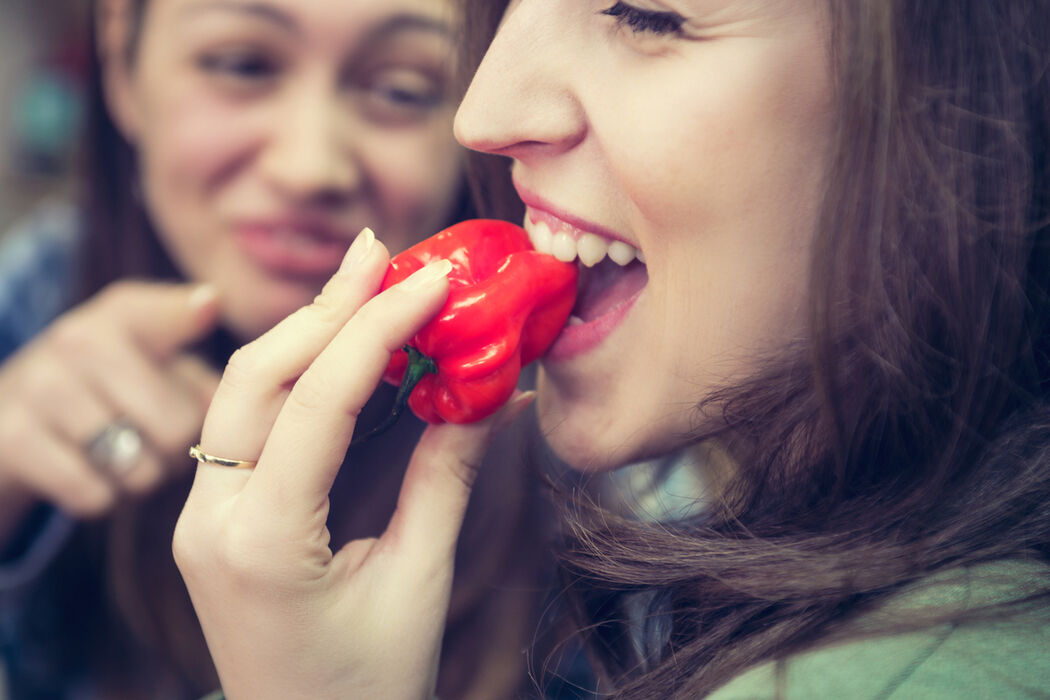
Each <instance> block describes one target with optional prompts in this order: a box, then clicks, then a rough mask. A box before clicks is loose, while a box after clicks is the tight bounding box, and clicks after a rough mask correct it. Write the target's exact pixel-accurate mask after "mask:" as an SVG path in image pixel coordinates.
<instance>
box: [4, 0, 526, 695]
mask: <svg viewBox="0 0 1050 700" xmlns="http://www.w3.org/2000/svg"><path fill="white" fill-rule="evenodd" d="M98 3H99V0H96V1H95V2H93V3H92V5H93V6H97V5H98ZM129 4H130V9H131V11H132V23H131V26H132V27H133V31H132V37H131V43H130V45H129V47H128V51H127V55H126V56H125V57H122V58H126V60H128V61H134V58H135V52H136V49H137V43H136V42H137V41H138V28H139V27H141V25H142V23H143V21H144V16H145V13H146V12H148V8H149V0H130V3H129ZM95 9H97V8H95ZM92 16H93V17H94V16H95V13H94V12H93V13H92ZM96 30H97V27H95V26H92V27H90V28H89V31H90V41H91V47H92V60H93V61H94V63H93V65H92V70H91V73H90V84H89V86H88V90H87V95H86V97H87V106H86V107H87V109H86V112H87V120H86V124H85V132H84V154H83V155H84V159H83V160H84V169H85V172H84V177H83V186H82V211H83V217H82V220H83V227H84V230H83V231H82V236H81V242H82V244H81V249H80V251H79V256H78V262H79V264H80V276H79V284H78V287H77V295H76V298H75V299H74V300H73V302H74V303H76V302H78V301H82V300H85V299H87V298H89V297H91V296H92V295H94V294H95V293H97V292H98V291H100V290H101V289H103V288H104V287H106V286H107V285H108V284H110V283H112V282H114V281H116V280H119V279H123V278H129V277H131V278H141V279H153V280H157V279H168V280H181V279H183V276H182V274H181V273H180V272H179V270H178V269H177V267H176V266H175V265H174V263H173V262H172V260H171V258H170V257H169V256H168V255H167V253H166V251H165V250H164V248H163V246H162V245H161V243H160V239H159V237H158V236H157V234H156V232H155V230H154V229H153V227H152V224H151V222H150V219H149V215H148V212H147V211H146V210H145V209H144V207H143V204H142V199H141V197H140V196H139V195H138V192H139V176H138V169H137V164H136V154H135V151H134V149H133V148H132V146H131V145H130V144H128V142H127V141H126V140H125V139H124V137H123V136H122V135H121V133H120V131H119V130H118V129H117V127H116V125H115V124H114V122H113V120H112V119H111V117H110V114H109V110H108V108H107V104H106V100H105V96H104V91H103V84H102V75H103V72H102V71H103V66H102V65H101V63H100V52H99V46H98V45H97V41H98V39H99V37H98V32H97V31H96ZM110 58H111V60H116V59H114V58H113V57H110ZM472 215H473V209H472V205H471V202H470V201H469V198H468V196H467V194H466V191H465V189H464V192H463V194H462V195H461V197H460V200H459V202H458V207H457V208H456V209H455V211H454V212H453V218H452V221H457V220H461V219H464V218H470V217H471V216H472ZM236 344H237V343H236V341H235V340H234V339H233V337H232V336H231V335H229V334H228V333H227V332H225V331H223V330H221V329H220V330H219V331H218V332H216V333H215V334H214V335H213V336H212V337H211V338H209V339H207V340H206V341H205V342H204V343H203V344H202V345H201V346H200V347H199V348H197V350H198V351H199V352H200V354H201V355H202V356H204V357H206V358H207V359H209V360H210V361H211V362H212V364H214V366H215V367H217V368H219V367H222V366H223V365H224V363H225V362H226V360H227V358H228V356H229V354H230V353H231V352H232V351H233V350H234V348H235V347H236ZM381 393H382V392H381ZM387 406H388V402H386V401H385V400H380V401H378V402H376V403H375V405H374V406H370V407H369V408H366V411H368V410H370V411H371V414H367V413H366V414H363V415H362V422H363V423H365V424H368V423H369V422H371V423H378V422H379V418H380V416H379V415H378V412H379V411H386V410H387ZM399 429H400V430H399V431H393V432H392V433H391V434H389V435H387V436H382V437H381V438H379V439H377V440H375V441H371V442H369V443H368V444H367V445H365V446H363V447H362V448H360V449H358V450H356V451H355V453H354V455H353V458H354V459H353V463H352V465H351V466H350V467H349V468H346V469H344V470H343V472H344V473H343V474H341V475H340V477H339V479H338V480H337V482H336V485H335V486H334V488H333V493H332V500H333V503H334V504H335V503H337V504H338V506H337V507H333V508H332V513H333V515H332V518H331V519H330V522H329V527H330V529H331V531H332V533H333V543H334V544H335V545H338V543H339V541H342V540H349V539H351V538H359V537H372V536H378V535H379V534H380V533H381V532H382V529H383V527H384V526H385V524H386V522H387V520H388V519H389V517H390V514H391V513H392V512H393V509H394V504H395V501H396V496H397V491H398V488H399V486H400V483H401V477H402V476H403V466H404V465H405V464H407V457H408V454H409V452H410V451H411V448H412V446H413V445H414V444H415V440H414V439H412V438H413V436H414V435H415V434H417V433H418V431H419V430H420V429H421V425H420V424H419V423H418V422H415V421H414V419H413V418H411V417H407V418H405V419H402V425H399ZM506 449H507V450H509V451H511V452H514V451H516V450H517V448H516V447H507V448H506ZM399 465H400V467H399ZM177 471H178V472H179V473H181V474H182V476H180V477H177V478H176V479H175V480H173V481H171V482H169V483H168V484H166V485H164V486H163V487H162V488H160V489H158V490H157V491H155V492H154V493H153V494H150V495H149V496H147V497H145V498H144V499H142V500H140V501H129V502H124V503H122V504H120V505H119V506H118V507H117V509H116V510H115V511H114V512H113V513H112V514H111V515H110V516H109V517H107V518H106V519H104V520H101V521H98V522H90V523H80V524H78V526H77V528H76V531H75V532H74V535H73V537H72V538H71V540H70V542H69V543H68V544H67V545H66V546H65V548H64V550H63V551H62V553H61V554H60V555H59V557H58V559H57V560H56V561H55V562H54V564H53V565H52V566H51V568H50V569H49V571H48V572H47V574H46V576H45V577H44V578H43V580H42V581H41V582H40V584H39V586H38V587H37V588H36V590H35V591H34V595H33V598H32V599H31V601H30V603H29V606H28V608H27V614H26V615H25V620H26V628H25V629H24V630H23V633H24V634H23V636H22V638H21V639H20V643H21V644H23V651H24V652H25V653H26V655H27V657H30V656H33V655H34V650H35V651H36V652H37V653H38V655H39V656H40V657H41V658H46V659H48V661H49V664H48V665H47V666H45V667H41V668H39V669H38V670H39V675H38V676H36V677H34V678H33V679H20V680H28V682H29V683H30V684H32V685H33V687H32V689H30V688H25V689H24V691H25V693H26V694H31V693H45V694H46V693H52V694H60V693H62V692H64V691H65V689H66V687H67V686H66V684H67V683H68V682H69V679H70V678H73V677H83V676H86V677H87V678H89V679H90V683H91V684H92V685H93V686H94V687H95V688H96V689H97V690H98V691H99V692H100V693H101V694H102V695H103V696H105V697H107V698H121V697H127V698H140V697H159V696H160V695H161V694H162V693H163V694H164V696H165V697H170V696H171V693H172V692H175V693H176V694H177V695H176V696H179V697H186V698H197V697H200V696H202V695H204V694H206V693H208V692H210V691H211V690H214V689H215V688H217V687H218V678H217V676H216V673H215V669H214V667H213V665H212V663H211V660H210V657H209V654H208V651H207V648H206V645H205V642H204V638H203V635H202V634H201V631H200V628H199V625H198V623H197V620H196V616H195V614H194V612H193V608H192V605H191V603H190V600H189V596H188V594H187V593H186V590H185V587H184V586H183V584H182V580H181V577H180V575H179V573H178V571H177V569H176V567H175V565H174V561H173V559H172V556H171V549H170V542H171V537H172V532H173V529H174V525H175V521H176V519H177V517H178V514H179V511H180V510H181V507H182V504H183V502H184V501H185V498H186V495H187V493H188V490H189V486H190V483H191V481H192V472H189V473H187V470H185V469H182V470H177ZM476 488H477V489H478V491H479V495H478V498H475V499H473V500H472V502H471V505H470V508H469V510H468V513H467V518H466V520H465V523H464V533H463V538H462V541H461V546H460V549H459V553H458V556H457V573H456V580H455V583H454V587H453V596H452V601H451V609H450V612H449V625H448V629H447V632H446V636H445V639H444V643H443V647H442V666H441V674H440V677H439V685H438V691H439V694H440V695H441V697H447V698H474V699H476V700H482V699H485V700H487V699H490V698H501V697H508V698H509V697H512V696H514V695H515V693H516V691H517V689H518V687H519V685H520V679H521V678H522V676H523V663H524V661H523V658H522V656H521V653H520V650H521V648H522V647H523V646H524V645H525V644H526V643H527V641H526V640H527V635H528V634H529V633H530V631H531V629H530V627H529V625H528V620H529V619H530V618H531V617H532V609H533V607H534V605H535V601H534V598H535V593H534V591H535V590H536V586H534V585H532V583H531V581H532V577H533V575H534V569H533V567H532V566H531V562H532V561H533V559H534V558H537V557H538V556H539V555H538V553H537V552H536V549H537V547H538V546H539V541H538V540H536V538H534V537H531V535H532V534H533V533H534V529H533V527H532V523H534V522H536V521H537V520H538V519H539V515H538V508H539V507H540V505H539V501H538V499H536V498H534V497H533V495H532V494H533V493H534V491H533V490H530V487H529V485H528V484H527V483H526V482H525V480H524V478H523V475H522V474H521V472H520V471H519V470H518V469H517V467H516V464H515V462H514V461H513V460H498V459H497V460H492V462H491V463H490V464H489V465H487V466H486V468H485V469H484V470H483V472H482V474H481V475H480V476H479V479H478V484H477V487H476ZM17 690H20V691H21V690H23V689H22V688H18V689H17ZM34 696H35V695H34Z"/></svg>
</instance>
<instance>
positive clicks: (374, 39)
mask: <svg viewBox="0 0 1050 700" xmlns="http://www.w3.org/2000/svg"><path fill="white" fill-rule="evenodd" d="M208 11H226V12H239V13H244V14H248V15H252V16H255V17H259V18H261V19H264V20H267V21H269V22H272V23H273V24H276V25H278V26H280V27H282V28H284V29H286V30H288V31H291V32H297V33H298V32H299V31H300V27H299V24H298V23H297V22H296V21H295V18H294V17H292V16H291V15H289V14H288V13H286V12H284V11H283V10H281V9H279V8H277V7H274V6H273V5H271V4H269V3H266V2H258V1H254V0H199V1H198V2H196V3H194V4H192V5H189V6H187V7H185V8H183V14H184V15H189V14H198V13H201V12H208ZM405 31H423V32H430V33H434V34H439V35H441V36H444V37H447V38H449V39H452V38H453V30H452V27H451V26H449V24H448V23H447V22H443V21H441V20H439V19H435V18H433V17H427V16H425V15H418V14H411V13H402V14H397V15H394V16H392V17H388V18H386V19H385V20H383V21H382V22H380V23H379V24H378V25H376V26H375V27H373V28H371V29H369V31H368V34H369V36H370V38H369V42H368V43H370V44H373V43H380V42H382V41H383V40H385V39H387V38H388V37H390V36H391V35H394V34H398V33H400V32H405Z"/></svg>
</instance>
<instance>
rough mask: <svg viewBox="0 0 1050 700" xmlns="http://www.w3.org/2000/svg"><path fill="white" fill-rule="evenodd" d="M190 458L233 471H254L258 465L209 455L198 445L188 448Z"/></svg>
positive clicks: (252, 462)
mask: <svg viewBox="0 0 1050 700" xmlns="http://www.w3.org/2000/svg"><path fill="white" fill-rule="evenodd" d="M190 457H193V458H194V459H195V460H197V461H198V462H203V463H204V464H215V465H218V466H220V467H231V468H233V469H255V465H256V464H258V462H254V461H249V460H246V459H226V458H225V457H216V456H215V455H210V454H208V453H207V452H205V451H204V450H202V449H201V446H200V444H196V445H194V446H193V447H191V448H190Z"/></svg>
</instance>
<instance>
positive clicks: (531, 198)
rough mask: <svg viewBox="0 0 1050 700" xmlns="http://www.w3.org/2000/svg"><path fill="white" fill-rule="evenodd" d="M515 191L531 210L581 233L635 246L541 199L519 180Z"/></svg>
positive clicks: (598, 225)
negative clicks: (559, 221) (555, 219)
mask: <svg viewBox="0 0 1050 700" xmlns="http://www.w3.org/2000/svg"><path fill="white" fill-rule="evenodd" d="M514 189H516V190H517V191H518V196H519V197H520V198H521V201H522V202H524V203H525V206H527V207H529V208H530V209H537V210H540V211H544V212H546V213H548V214H550V215H552V216H555V217H557V218H559V219H561V220H562V221H564V222H565V223H567V224H569V225H570V226H574V227H576V228H578V229H580V230H581V231H586V232H589V233H594V234H597V235H599V236H601V237H602V238H608V239H610V240H613V241H620V242H622V243H626V244H627V245H629V246H634V245H635V244H634V243H633V242H632V241H629V240H627V239H626V238H624V237H623V236H622V235H620V234H619V233H617V232H616V231H613V230H612V229H608V228H606V227H604V226H602V225H600V224H596V223H594V222H593V221H587V220H586V219H581V218H580V217H578V216H576V215H575V214H571V213H569V212H568V211H566V210H564V209H561V208H560V207H558V206H556V205H554V204H552V203H550V202H548V201H547V200H545V199H544V198H543V197H540V196H539V195H538V194H536V193H535V192H533V191H531V190H529V189H528V188H526V187H524V186H523V185H522V184H521V183H519V182H518V181H517V179H515V180H514Z"/></svg>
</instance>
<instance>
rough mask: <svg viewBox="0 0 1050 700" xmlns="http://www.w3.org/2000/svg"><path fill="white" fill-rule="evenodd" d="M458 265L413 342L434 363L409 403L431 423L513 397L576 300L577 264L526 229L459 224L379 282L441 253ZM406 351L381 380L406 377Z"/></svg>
mask: <svg viewBox="0 0 1050 700" xmlns="http://www.w3.org/2000/svg"><path fill="white" fill-rule="evenodd" d="M441 259H445V260H448V261H450V262H451V263H452V271H451V272H450V273H449V275H448V280H449V285H450V291H449V295H448V299H447V300H446V302H445V305H444V306H443V307H442V308H441V310H440V311H439V312H438V314H437V315H436V316H435V317H434V319H433V320H431V321H430V323H428V324H427V325H426V326H424V327H423V328H422V329H421V330H420V331H419V332H418V333H417V334H416V335H415V336H414V337H413V338H412V340H411V341H410V342H409V345H410V346H411V347H412V348H414V349H415V350H417V351H418V352H419V353H421V354H422V355H423V356H425V357H426V358H429V359H430V360H431V361H433V363H434V366H435V367H436V371H435V372H430V373H426V374H424V376H423V377H422V379H420V380H419V383H418V384H417V385H416V386H415V388H414V389H413V390H412V391H411V394H410V396H409V399H408V405H409V407H410V408H411V409H412V412H413V413H415V414H416V415H417V416H419V417H420V418H421V419H423V420H424V421H426V422H428V423H441V422H448V423H471V422H474V421H478V420H481V419H483V418H485V417H487V416H489V415H491V414H492V413H494V412H495V411H496V410H497V409H498V408H499V407H500V406H502V405H503V404H504V403H505V402H506V401H507V399H509V398H510V396H511V394H513V392H514V388H515V387H516V386H517V383H518V377H519V375H520V373H521V368H522V367H524V366H526V365H528V364H529V363H530V362H532V361H533V360H536V359H538V358H539V357H541V356H542V355H543V353H544V352H546V350H547V348H548V347H550V345H551V344H552V343H553V342H554V339H555V338H557V336H558V333H559V332H560V331H561V329H562V327H563V326H564V325H565V323H566V321H567V320H568V318H569V313H570V312H571V311H572V307H573V304H574V303H575V301H576V278H577V274H578V273H577V269H576V266H575V265H572V264H568V263H563V262H561V261H559V260H557V259H556V258H554V257H553V256H551V255H548V254H546V253H540V252H538V251H536V250H534V249H533V247H532V243H531V242H530V241H529V237H528V234H527V233H526V232H525V230H524V229H522V228H521V227H520V226H516V225H514V224H511V223H508V222H506V221H498V220H493V219H472V220H469V221H463V222H460V223H458V224H455V225H453V226H450V227H449V228H447V229H445V230H443V231H441V232H440V233H437V234H435V235H434V236H431V237H430V238H428V239H426V240H424V241H422V242H420V243H417V244H416V245H414V246H412V247H411V248H409V249H408V250H406V251H404V252H403V253H401V254H400V255H398V256H396V257H395V258H394V259H393V260H392V261H391V262H390V268H389V270H388V271H387V274H386V277H385V278H384V280H383V284H382V288H383V289H387V288H388V287H390V286H392V285H394V284H397V283H398V282H400V281H401V280H403V279H405V278H406V277H408V276H409V275H411V274H412V273H413V272H415V271H416V270H419V269H420V268H422V267H424V266H426V265H427V264H429V263H431V262H434V261H436V260H441ZM408 362H409V359H408V353H407V352H405V351H404V350H402V351H399V352H396V353H394V356H393V357H392V358H391V360H390V364H389V366H388V367H387V371H386V373H385V374H384V379H386V380H387V381H388V382H391V383H393V384H400V383H401V380H402V378H403V377H404V374H405V372H406V369H407V367H408Z"/></svg>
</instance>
